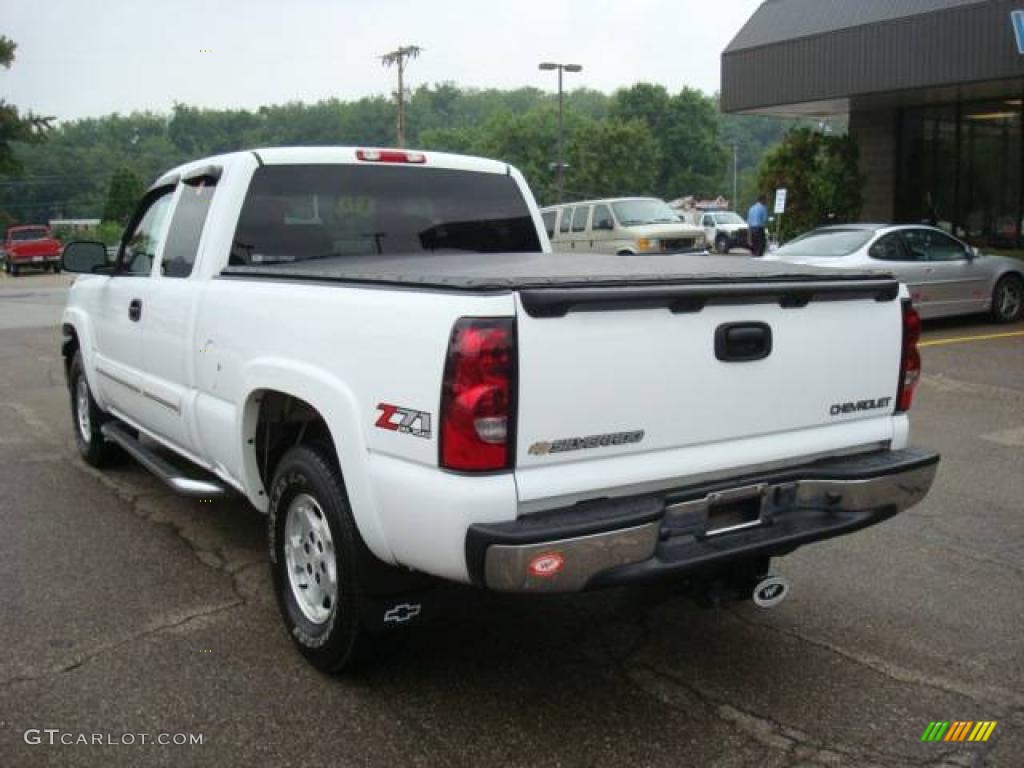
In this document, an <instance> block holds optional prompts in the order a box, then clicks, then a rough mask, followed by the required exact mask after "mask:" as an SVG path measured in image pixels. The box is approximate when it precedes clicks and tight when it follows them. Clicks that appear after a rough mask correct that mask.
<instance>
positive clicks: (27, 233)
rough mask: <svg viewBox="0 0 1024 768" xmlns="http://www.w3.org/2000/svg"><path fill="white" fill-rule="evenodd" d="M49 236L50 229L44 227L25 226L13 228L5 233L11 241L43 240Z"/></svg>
mask: <svg viewBox="0 0 1024 768" xmlns="http://www.w3.org/2000/svg"><path fill="white" fill-rule="evenodd" d="M49 236H50V230H48V229H47V228H46V227H26V228H24V229H15V230H13V231H11V232H9V233H8V234H7V237H8V238H9V239H10V240H11V242H15V243H17V242H26V241H29V240H45V239H46V238H48V237H49Z"/></svg>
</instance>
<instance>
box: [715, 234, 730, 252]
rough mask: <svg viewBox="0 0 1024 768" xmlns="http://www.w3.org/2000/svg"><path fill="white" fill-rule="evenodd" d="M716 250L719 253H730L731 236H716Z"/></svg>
mask: <svg viewBox="0 0 1024 768" xmlns="http://www.w3.org/2000/svg"><path fill="white" fill-rule="evenodd" d="M715 250H716V251H717V252H718V253H728V252H729V238H727V237H726V236H725V235H719V236H718V237H716V238H715Z"/></svg>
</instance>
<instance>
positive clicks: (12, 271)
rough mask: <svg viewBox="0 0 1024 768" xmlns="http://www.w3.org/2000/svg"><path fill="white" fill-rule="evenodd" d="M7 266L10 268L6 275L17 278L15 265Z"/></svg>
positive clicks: (16, 266)
mask: <svg viewBox="0 0 1024 768" xmlns="http://www.w3.org/2000/svg"><path fill="white" fill-rule="evenodd" d="M8 266H9V267H10V268H9V269H8V270H7V273H8V274H9V275H10V276H11V277H17V276H18V265H17V264H10V265H8Z"/></svg>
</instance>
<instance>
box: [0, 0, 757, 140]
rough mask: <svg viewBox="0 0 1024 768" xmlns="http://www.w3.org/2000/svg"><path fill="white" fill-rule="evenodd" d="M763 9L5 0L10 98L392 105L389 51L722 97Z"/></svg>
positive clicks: (117, 108) (482, 73)
mask: <svg viewBox="0 0 1024 768" xmlns="http://www.w3.org/2000/svg"><path fill="white" fill-rule="evenodd" d="M758 5H760V0H718V2H715V3H708V2H706V0H674V1H673V0H617V1H615V2H608V1H606V0H546V1H545V0H511V1H508V0H506V1H505V2H495V0H489V1H488V0H419V2H414V1H413V0H375V1H373V2H362V3H356V2H351V0H47V2H45V3H41V2H39V1H38V0H3V6H4V9H3V14H2V17H0V34H2V35H6V36H7V37H9V38H12V39H13V40H14V41H15V42H16V43H17V44H18V50H17V52H16V60H15V62H14V65H13V66H12V67H11V69H9V70H3V69H0V97H2V98H3V99H5V100H7V101H8V102H11V103H13V104H15V105H16V106H18V108H19V109H21V110H31V111H33V112H36V113H39V114H44V115H53V116H56V117H57V118H58V119H59V120H68V119H75V118H80V117H89V116H98V115H104V114H109V113H111V112H121V113H128V112H132V111H136V110H151V111H156V112H167V111H169V110H170V108H171V107H172V106H173V105H174V103H175V102H180V103H185V104H189V105H193V106H201V107H211V108H247V109H253V108H256V107H259V106H261V105H264V104H279V103H284V102H288V101H304V102H315V101H318V100H321V99H328V98H332V97H334V98H339V99H343V100H350V99H356V98H360V97H362V96H372V95H387V94H390V93H391V92H392V91H393V90H394V88H395V72H394V71H393V70H388V69H385V68H384V67H383V66H382V64H381V61H380V58H379V57H380V55H381V54H383V53H386V52H388V51H390V50H393V49H395V48H397V47H399V46H403V45H418V46H420V47H422V48H423V52H422V54H421V55H420V57H419V58H417V59H416V60H414V61H412V62H411V63H410V65H409V68H408V71H407V84H408V85H409V86H411V87H413V88H415V87H416V86H418V85H424V84H428V85H429V84H434V83H439V82H447V81H450V82H454V83H456V84H457V85H460V86H464V87H478V88H490V87H493V88H517V87H520V86H534V87H537V88H541V89H545V90H552V91H553V90H555V88H556V84H555V83H556V75H555V73H554V72H541V71H539V70H538V69H537V64H538V63H539V62H541V61H558V62H564V63H573V64H581V65H582V66H583V71H582V72H580V73H579V74H567V75H566V88H567V89H571V88H577V87H587V88H595V89H597V90H601V91H605V92H611V91H614V90H615V89H616V88H619V87H622V86H628V85H630V84H632V83H635V82H638V81H646V82H653V83H660V84H662V85H664V86H666V87H667V88H669V89H670V90H673V91H676V90H678V89H680V88H681V87H683V86H684V85H687V86H690V87H695V88H700V89H701V90H704V91H707V92H714V91H717V90H718V87H719V61H720V55H721V52H722V49H723V48H725V46H726V45H727V44H728V43H729V41H730V40H731V39H732V38H733V36H734V35H735V34H736V33H737V32H738V31H739V29H740V27H742V26H743V24H744V23H745V22H746V20H747V19H748V18H749V17H750V16H751V14H752V13H753V12H754V10H755V9H756V8H757V6H758Z"/></svg>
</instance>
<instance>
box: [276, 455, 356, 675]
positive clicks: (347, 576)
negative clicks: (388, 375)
mask: <svg viewBox="0 0 1024 768" xmlns="http://www.w3.org/2000/svg"><path fill="white" fill-rule="evenodd" d="M332 453H333V451H331V450H330V449H328V448H327V447H326V446H318V447H313V446H307V445H298V446H295V447H293V448H291V449H289V450H288V452H287V453H285V455H284V456H283V457H282V458H281V461H280V463H279V464H278V465H277V470H276V471H275V473H274V481H273V483H272V486H271V487H272V491H271V496H270V515H269V519H268V535H269V538H270V560H271V568H272V571H273V578H274V591H275V593H276V595H277V603H278V607H279V608H280V610H281V616H282V618H283V619H284V623H285V626H286V627H287V628H288V633H289V634H290V635H291V637H292V640H293V641H294V642H295V644H296V645H297V646H298V648H299V651H300V652H301V653H302V655H303V656H305V657H306V659H307V660H308V661H309V662H310V663H311V664H313V666H315V667H317V668H318V669H320V670H322V671H324V672H340V671H342V670H343V669H345V668H346V667H351V666H353V664H354V662H355V661H356V660H357V659H358V658H359V657H360V656H361V655H362V652H363V651H364V650H365V648H366V646H367V644H368V642H367V640H368V637H367V633H366V631H365V630H364V629H363V628H362V627H361V623H360V610H361V607H362V606H361V603H362V601H363V600H364V599H365V595H364V591H363V578H362V576H363V575H362V574H361V573H360V570H359V557H358V548H359V545H360V541H359V538H358V537H359V533H358V531H357V530H356V525H355V521H354V519H353V517H352V512H351V508H350V507H349V503H348V498H347V496H346V493H345V486H344V483H343V481H342V477H341V472H340V471H339V470H338V468H337V466H336V464H335V461H334V459H333V456H332V455H331V454H332Z"/></svg>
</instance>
